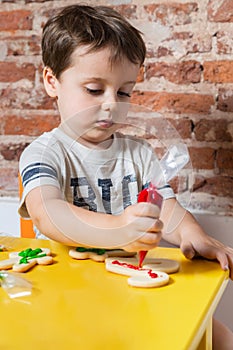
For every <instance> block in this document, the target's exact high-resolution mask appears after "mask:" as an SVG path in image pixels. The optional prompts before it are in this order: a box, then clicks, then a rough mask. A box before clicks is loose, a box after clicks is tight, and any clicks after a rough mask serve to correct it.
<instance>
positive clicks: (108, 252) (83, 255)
mask: <svg viewBox="0 0 233 350" xmlns="http://www.w3.org/2000/svg"><path fill="white" fill-rule="evenodd" d="M135 254H136V253H130V252H126V251H124V250H122V249H102V248H84V247H77V248H73V249H70V250H69V256H70V257H71V258H73V259H77V260H86V259H91V260H94V261H97V262H104V261H105V259H107V258H108V257H112V256H115V257H118V256H119V257H132V256H135Z"/></svg>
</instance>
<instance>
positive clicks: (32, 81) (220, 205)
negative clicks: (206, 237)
mask: <svg viewBox="0 0 233 350" xmlns="http://www.w3.org/2000/svg"><path fill="white" fill-rule="evenodd" d="M76 2H77V1H69V0H67V1H65V0H64V1H63V0H60V1H58V0H57V1H46V0H37V1H36V0H24V1H20V0H0V195H1V196H17V191H18V184H17V172H18V159H19V156H20V154H21V152H22V150H23V149H24V147H25V146H27V145H28V144H29V143H30V142H31V141H32V140H33V139H34V138H35V137H37V136H38V135H40V134H41V133H42V132H44V131H46V130H50V129H52V128H53V127H55V126H56V125H57V124H58V123H59V117H58V114H57V111H56V106H55V105H54V104H53V101H52V100H50V99H49V98H48V97H47V96H46V94H45V92H44V89H43V85H42V79H41V72H42V63H41V57H40V36H41V28H42V26H43V23H44V22H45V21H46V19H47V18H48V16H49V15H50V14H51V13H52V12H53V11H54V9H55V8H57V7H61V6H63V5H68V4H72V3H76ZM86 3H89V4H106V5H111V6H114V7H115V8H116V9H118V10H119V11H120V12H121V13H122V14H124V15H125V16H126V17H127V18H128V19H129V20H130V21H132V23H133V24H134V25H135V26H137V27H138V28H139V29H140V30H141V31H142V32H143V33H144V37H145V41H146V44H147V48H148V53H147V59H146V62H145V66H144V67H143V69H142V71H141V74H140V76H139V78H138V83H137V86H136V91H135V93H134V95H133V97H132V102H133V103H134V104H136V105H140V106H141V107H140V108H142V110H144V112H143V113H134V115H133V116H132V124H133V125H134V127H128V128H125V129H124V132H129V133H132V134H137V135H138V136H140V137H144V138H146V139H148V140H149V142H150V143H151V144H152V145H153V146H154V147H155V148H156V150H157V152H158V154H159V156H161V155H162V154H163V152H164V150H165V149H166V147H167V144H169V143H172V142H175V141H177V138H178V139H179V138H180V139H182V140H183V142H184V143H186V144H187V146H188V147H189V151H190V156H191V163H190V164H189V165H188V166H187V167H186V169H184V170H183V171H182V172H181V174H180V176H179V178H176V179H175V180H173V181H172V186H173V187H174V189H175V190H176V192H177V193H179V194H178V197H179V198H180V200H181V201H182V202H183V204H185V205H186V206H188V207H190V208H191V209H193V210H195V211H199V210H201V211H206V212H211V213H216V212H218V213H222V214H226V215H233V210H232V209H233V190H232V188H233V147H232V138H233V1H232V0H221V1H219V0H196V1H195V0H194V1H191V0H190V1H188V0H176V1H173V0H170V1H168V0H156V1H147V0H132V1H130V0H121V1H120V0H109V1H97V0H96V1H88V0H87V1H86ZM140 108H139V109H138V110H139V111H140ZM158 113H159V116H158ZM138 126H139V127H138ZM177 135H178V136H177Z"/></svg>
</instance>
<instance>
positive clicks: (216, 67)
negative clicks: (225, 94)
mask: <svg viewBox="0 0 233 350" xmlns="http://www.w3.org/2000/svg"><path fill="white" fill-rule="evenodd" d="M203 67H204V72H203V74H204V80H205V81H208V82H211V83H233V61H227V60H224V61H209V62H204V64H203Z"/></svg>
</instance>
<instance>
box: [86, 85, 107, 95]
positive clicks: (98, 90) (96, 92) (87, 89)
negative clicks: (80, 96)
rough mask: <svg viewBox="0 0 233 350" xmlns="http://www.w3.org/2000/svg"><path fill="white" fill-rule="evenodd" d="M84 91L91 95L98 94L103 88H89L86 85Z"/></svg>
mask: <svg viewBox="0 0 233 350" xmlns="http://www.w3.org/2000/svg"><path fill="white" fill-rule="evenodd" d="M86 91H87V93H88V94H91V95H100V94H101V93H102V92H103V90H101V89H90V88H88V87H86Z"/></svg>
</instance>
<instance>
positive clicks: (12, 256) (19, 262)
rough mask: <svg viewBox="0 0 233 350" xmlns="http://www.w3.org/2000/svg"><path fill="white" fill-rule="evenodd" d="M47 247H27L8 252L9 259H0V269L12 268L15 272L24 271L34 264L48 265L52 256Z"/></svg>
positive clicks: (51, 261) (51, 260)
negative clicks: (19, 250)
mask: <svg viewBox="0 0 233 350" xmlns="http://www.w3.org/2000/svg"><path fill="white" fill-rule="evenodd" d="M50 254H51V252H50V249H48V248H36V249H32V248H27V249H25V250H22V251H21V252H11V253H9V259H5V260H2V261H0V270H8V269H12V270H13V271H15V272H26V271H28V270H30V269H31V268H32V267H33V266H35V265H37V264H38V265H49V264H52V263H53V258H52V256H50Z"/></svg>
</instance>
